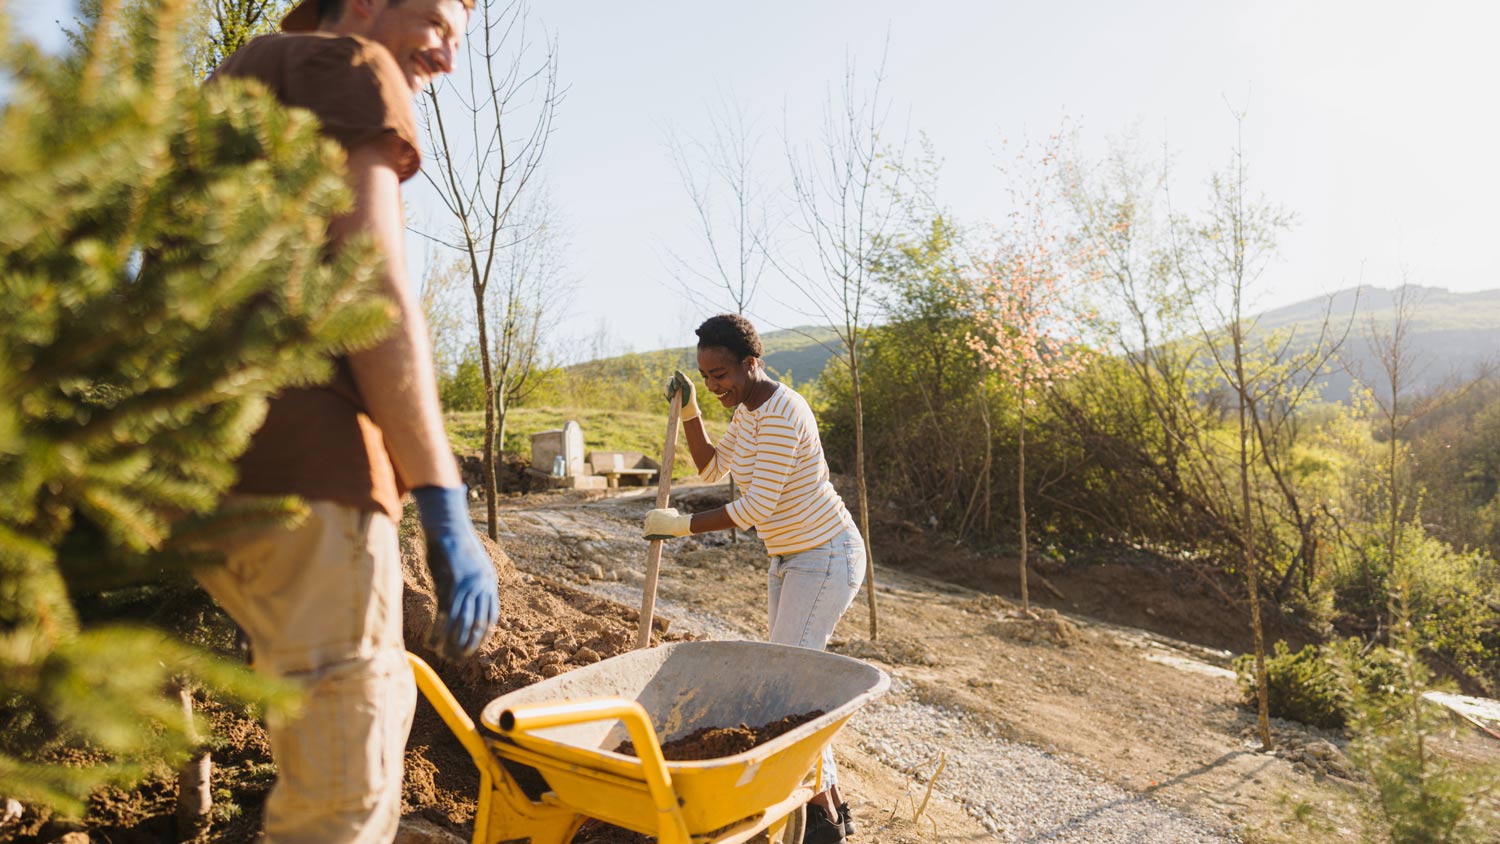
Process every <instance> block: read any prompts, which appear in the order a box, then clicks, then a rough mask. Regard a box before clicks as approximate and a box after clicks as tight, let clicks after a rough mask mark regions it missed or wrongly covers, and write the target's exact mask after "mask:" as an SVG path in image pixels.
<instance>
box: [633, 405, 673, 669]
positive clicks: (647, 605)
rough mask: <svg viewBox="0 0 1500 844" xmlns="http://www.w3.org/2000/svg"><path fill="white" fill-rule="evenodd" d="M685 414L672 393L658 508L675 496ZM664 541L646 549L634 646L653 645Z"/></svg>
mask: <svg viewBox="0 0 1500 844" xmlns="http://www.w3.org/2000/svg"><path fill="white" fill-rule="evenodd" d="M681 413H682V394H681V393H680V392H673V393H672V409H671V410H670V411H668V413H667V442H666V444H665V445H663V446H662V449H661V471H660V472H658V473H657V479H656V509H658V510H660V509H661V508H663V507H665V506H667V502H668V500H669V499H670V498H671V497H672V461H673V460H674V459H675V458H676V456H677V417H678V416H679V415H681ZM664 541H665V540H661V539H653V540H651V547H650V549H649V550H648V551H646V586H645V590H644V592H643V594H642V595H641V627H640V630H639V631H638V632H637V633H636V637H635V646H636V647H637V648H644V647H648V646H649V645H650V644H651V620H652V616H653V615H655V614H656V577H657V575H658V574H659V573H660V572H661V544H662V542H664Z"/></svg>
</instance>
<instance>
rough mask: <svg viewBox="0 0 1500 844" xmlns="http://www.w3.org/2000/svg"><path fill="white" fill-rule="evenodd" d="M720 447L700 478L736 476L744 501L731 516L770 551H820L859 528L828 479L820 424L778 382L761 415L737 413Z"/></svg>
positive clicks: (732, 507) (733, 508) (803, 402)
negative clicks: (826, 543)
mask: <svg viewBox="0 0 1500 844" xmlns="http://www.w3.org/2000/svg"><path fill="white" fill-rule="evenodd" d="M714 448H715V454H714V458H713V459H712V460H710V461H709V463H708V466H707V467H706V468H705V469H704V470H703V472H702V473H701V475H702V477H703V479H704V480H706V481H711V482H713V481H721V480H723V479H724V478H725V477H726V476H731V477H733V478H734V482H735V483H736V484H738V485H739V486H740V497H739V498H737V499H735V500H734V501H732V502H730V504H729V506H728V508H727V509H728V512H729V517H730V518H732V519H734V523H735V524H737V525H739V526H740V527H741V528H743V529H746V530H748V529H750V528H752V527H753V528H755V530H756V532H757V533H758V534H759V535H760V538H761V540H762V541H763V542H765V543H766V553H768V554H771V555H773V556H775V555H780V554H795V553H797V552H799V551H806V550H807V549H809V548H816V547H817V546H819V545H822V544H823V543H825V542H827V541H829V540H830V539H833V538H834V537H835V536H838V535H839V534H840V533H842V532H843V531H844V529H845V528H851V527H853V526H854V520H853V519H852V518H850V516H849V511H848V509H846V508H845V507H844V500H843V499H842V498H840V497H839V494H838V493H837V492H835V491H834V489H833V484H832V483H830V482H829V479H828V461H827V460H825V459H824V457H823V441H822V440H821V439H819V437H818V420H817V419H815V418H814V417H813V413H812V408H810V407H808V406H807V400H806V399H804V398H802V396H800V395H798V394H797V391H795V390H793V389H792V388H790V387H788V386H786V385H784V384H778V385H776V391H775V392H773V393H772V394H771V397H770V398H768V399H766V400H765V402H763V403H762V404H761V406H760V407H758V408H756V409H755V410H748V409H746V408H745V407H744V406H743V405H741V406H740V407H738V408H736V409H735V411H734V417H733V418H731V419H730V420H729V429H728V430H727V431H725V432H724V436H723V438H722V439H720V440H719V442H718V443H717V444H716V445H715V446H714Z"/></svg>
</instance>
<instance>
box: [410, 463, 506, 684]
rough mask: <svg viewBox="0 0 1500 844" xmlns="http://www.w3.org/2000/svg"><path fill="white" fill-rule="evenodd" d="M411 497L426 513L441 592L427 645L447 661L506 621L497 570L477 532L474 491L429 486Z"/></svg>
mask: <svg viewBox="0 0 1500 844" xmlns="http://www.w3.org/2000/svg"><path fill="white" fill-rule="evenodd" d="M411 495H412V498H415V499H416V500H417V510H418V511H419V512H420V514H421V518H422V533H423V535H424V536H426V537H427V568H428V570H430V571H431V572H432V583H433V585H434V586H435V587H436V588H437V601H438V606H437V618H436V619H434V620H433V624H432V631H431V632H430V633H428V634H427V646H428V647H430V648H432V649H433V650H434V651H436V652H437V654H438V656H440V657H443V658H444V659H458V658H460V657H465V656H468V655H469V654H472V653H474V651H476V650H478V649H479V645H480V643H481V642H483V641H484V638H485V636H487V635H488V634H489V632H490V628H491V627H494V626H495V622H496V621H498V620H499V619H500V587H499V583H498V580H497V578H496V576H495V566H494V563H492V562H491V561H490V555H489V554H487V553H485V550H484V546H483V545H480V544H479V536H478V535H477V534H475V533H474V522H473V521H472V520H470V518H469V490H468V488H466V487H462V486H457V487H438V486H424V487H422V488H421V489H414V490H412V491H411Z"/></svg>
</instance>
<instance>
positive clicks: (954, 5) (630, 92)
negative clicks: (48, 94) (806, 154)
mask: <svg viewBox="0 0 1500 844" xmlns="http://www.w3.org/2000/svg"><path fill="white" fill-rule="evenodd" d="M7 4H8V5H9V6H11V7H12V8H14V9H15V10H16V11H17V13H18V14H17V18H18V20H19V22H20V24H21V26H22V28H23V30H25V31H28V32H32V33H35V34H36V35H37V37H39V38H42V39H43V40H44V41H45V40H47V39H48V38H52V39H55V37H56V35H55V29H56V27H55V25H53V24H52V22H51V19H52V18H54V17H55V16H57V9H58V8H59V4H57V3H55V2H43V1H42V0H7ZM530 25H531V26H532V27H533V32H534V34H535V35H537V36H540V35H542V34H544V33H545V34H546V35H547V36H549V37H551V38H553V39H555V41H556V44H557V47H558V51H559V61H558V68H559V77H560V82H561V84H562V85H563V86H564V87H565V88H566V91H567V93H566V98H565V99H564V101H563V102H562V104H561V106H560V108H559V111H558V114H557V118H556V125H555V130H556V131H555V134H554V135H553V136H552V139H551V143H550V146H549V148H548V150H547V155H546V158H545V160H544V162H543V167H542V172H543V174H544V176H545V179H546V183H547V186H548V190H549V191H550V193H551V199H552V202H553V204H554V205H555V206H556V209H557V212H558V214H559V217H560V222H561V223H562V225H563V227H564V228H565V229H566V230H567V232H568V247H567V249H566V251H565V255H564V259H565V267H566V272H567V275H568V277H569V278H570V279H571V280H572V281H573V283H574V288H573V291H572V293H571V294H570V295H569V297H568V299H567V301H566V304H565V305H564V306H563V308H562V311H561V313H562V318H561V320H560V322H559V324H558V328H557V337H558V339H559V341H560V348H561V349H562V350H563V351H564V352H565V353H570V354H577V353H578V352H577V350H581V349H585V348H587V349H600V348H604V349H607V350H609V351H623V350H626V349H636V350H644V349H649V348H657V347H661V346H675V345H686V344H688V343H689V342H690V341H691V340H692V329H693V327H694V326H695V325H696V322H697V320H698V319H700V318H701V317H703V316H706V315H708V314H709V313H713V312H715V310H716V309H717V307H718V306H719V305H720V304H721V302H717V301H713V300H711V298H710V297H708V296H703V295H698V296H690V295H688V294H687V293H685V292H684V291H683V290H682V289H681V286H680V285H678V284H676V283H675V282H674V281H673V280H672V279H673V273H674V268H673V266H672V262H671V260H670V258H669V255H671V254H673V253H676V254H681V255H688V256H693V255H697V254H700V253H701V243H702V235H701V233H700V232H699V231H698V230H697V229H696V228H695V225H696V224H695V219H694V216H693V209H692V205H691V204H690V202H689V199H688V195H687V192H686V190H685V188H684V186H683V184H682V181H681V179H680V178H679V176H678V173H677V171H676V170H675V169H674V167H673V164H672V161H671V158H670V157H669V155H668V153H667V143H666V142H667V137H668V135H669V133H674V132H675V133H676V134H677V135H678V136H679V137H684V138H692V137H703V136H705V135H706V133H707V131H708V115H709V112H710V109H712V108H715V107H719V106H721V105H722V104H723V103H724V102H726V101H733V102H735V103H737V104H738V106H739V107H740V108H741V109H743V110H744V111H745V113H747V114H748V115H750V116H751V117H752V119H753V121H754V125H755V126H756V128H757V130H758V137H759V147H758V153H759V157H758V160H757V165H758V167H759V168H760V173H762V174H763V184H764V185H766V187H767V189H768V190H769V191H771V192H772V193H773V194H780V193H782V192H784V190H785V188H786V181H787V179H786V170H787V166H786V157H785V145H786V143H787V142H788V141H791V142H793V143H799V142H801V141H802V140H804V139H806V138H807V137H808V136H809V135H810V134H811V132H812V130H813V126H814V120H815V118H816V115H817V109H818V107H819V105H820V102H821V100H822V98H823V97H824V96H825V95H826V94H827V93H828V91H829V89H830V86H833V85H836V84H837V82H838V80H839V78H840V77H841V75H842V73H843V72H844V69H845V67H846V63H849V62H852V63H853V64H854V66H855V67H856V69H857V71H858V72H859V74H860V78H862V79H866V80H867V79H868V78H869V77H870V75H871V74H873V72H874V70H875V69H876V67H877V66H878V65H879V63H880V59H881V56H882V53H883V52H885V51H887V50H888V53H887V55H886V61H885V76H886V80H885V86H884V89H883V92H882V93H883V96H884V98H885V101H886V103H887V104H888V106H889V108H890V117H889V120H888V123H887V134H888V136H889V137H891V138H900V137H902V136H905V137H909V138H912V139H915V137H916V136H917V134H918V133H919V132H921V133H925V134H926V135H927V136H928V137H929V138H930V140H931V143H932V145H933V147H934V149H935V151H936V152H937V154H938V155H939V156H940V157H941V158H942V160H943V169H942V174H941V181H940V184H939V189H938V200H939V202H940V203H941V204H943V205H945V206H947V207H948V208H949V209H951V211H952V212H953V213H954V214H955V215H956V217H957V218H958V219H959V220H960V221H962V222H966V223H971V224H980V223H983V222H985V221H998V220H999V219H1000V218H1001V216H1002V215H1003V213H1004V209H1005V207H1006V202H1007V193H1006V190H1007V183H1006V180H1005V178H1004V177H1003V176H1002V174H1001V173H1000V171H999V170H998V167H997V165H998V164H1000V163H1001V160H1002V157H1003V155H1004V154H1003V153H1002V152H1001V149H1002V142H1004V141H1009V142H1010V143H1011V144H1012V145H1014V144H1016V143H1018V142H1020V141H1022V140H1024V139H1026V138H1041V137H1045V136H1047V135H1049V134H1052V133H1054V132H1056V131H1058V129H1059V128H1060V127H1061V126H1063V125H1064V121H1067V124H1068V125H1070V126H1072V127H1073V128H1074V129H1076V131H1077V132H1078V138H1079V140H1080V144H1081V146H1082V149H1083V151H1084V153H1085V154H1086V155H1101V154H1103V152H1104V151H1105V150H1106V149H1107V144H1108V141H1109V139H1110V138H1111V137H1117V136H1120V135H1122V134H1124V133H1132V134H1133V135H1134V136H1135V137H1136V138H1137V142H1138V143H1139V144H1140V145H1141V146H1142V147H1143V148H1146V149H1158V150H1159V149H1161V148H1163V145H1165V147H1166V148H1169V149H1170V150H1171V151H1172V153H1173V172H1174V195H1175V196H1178V197H1181V201H1180V204H1183V205H1188V204H1192V203H1193V202H1194V201H1197V200H1198V199H1201V196H1202V192H1201V187H1202V185H1203V184H1204V182H1205V180H1206V179H1207V177H1208V176H1209V175H1210V174H1211V173H1212V172H1213V171H1214V170H1215V169H1218V168H1221V167H1223V166H1224V165H1225V164H1226V163H1227V162H1228V160H1229V156H1230V153H1231V150H1232V147H1233V145H1234V143H1235V139H1236V124H1235V119H1234V117H1233V114H1232V110H1236V109H1237V110H1241V111H1243V112H1244V114H1245V120H1244V140H1243V145H1244V152H1245V155H1246V158H1247V160H1248V162H1249V166H1250V175H1251V182H1252V190H1254V191H1257V192H1259V193H1261V194H1263V195H1264V196H1265V198H1266V199H1268V200H1270V201H1271V202H1274V203H1277V204H1280V205H1282V206H1284V207H1285V208H1286V209H1288V210H1290V211H1291V212H1293V213H1294V214H1295V215H1296V224H1295V227H1294V228H1293V229H1292V230H1291V231H1289V232H1288V233H1286V234H1285V235H1284V236H1283V237H1282V238H1281V250H1280V255H1279V258H1278V260H1277V261H1276V262H1275V263H1274V264H1273V265H1272V266H1271V268H1270V270H1269V271H1268V272H1267V274H1266V276H1265V277H1264V279H1263V280H1262V282H1261V287H1260V289H1259V291H1257V293H1256V295H1255V298H1254V304H1255V305H1256V306H1257V307H1262V308H1271V307H1276V306H1280V305H1285V304H1290V303H1292V302H1295V301H1299V300H1303V299H1307V298H1311V297H1314V296H1318V295H1321V294H1326V293H1330V292H1332V291H1334V290H1338V289H1342V288H1345V287H1349V286H1352V285H1354V284H1356V283H1360V282H1363V283H1366V284H1373V285H1376V286H1382V287H1390V286H1393V285H1394V284H1396V283H1399V281H1400V280H1401V278H1402V275H1401V272H1402V269H1403V268H1405V270H1406V272H1407V276H1406V277H1407V278H1408V279H1409V280H1411V281H1413V282H1415V283H1421V284H1425V285H1431V286H1438V287H1446V288H1449V289H1452V290H1459V291H1473V290H1483V289H1492V288H1496V287H1500V250H1497V249H1495V248H1494V247H1493V243H1492V241H1493V238H1492V237H1491V236H1490V235H1491V229H1492V227H1493V225H1494V222H1495V219H1496V214H1495V212H1494V210H1493V206H1494V203H1495V201H1496V197H1497V196H1500V156H1497V155H1496V154H1495V152H1494V150H1495V148H1496V146H1497V143H1496V142H1497V130H1500V110H1497V109H1496V108H1495V107H1494V101H1495V95H1494V90H1495V85H1496V82H1497V81H1500V51H1496V50H1494V49H1493V47H1492V44H1491V43H1490V42H1491V41H1492V37H1491V34H1492V33H1494V32H1496V31H1500V4H1496V3H1491V2H1479V0H1475V2H1466V3H1459V2H1441V0H1439V2H1425V3H1420V4H1418V3H1398V2H1368V1H1366V2H1344V1H1343V0H1340V1H1339V2H1313V1H1312V0H1302V2H1282V0H1261V2H1222V0H1173V1H1172V2H1166V0H1160V2H1156V1H1154V0H1136V1H1135V2H1125V0H1093V2H1082V0H1052V2H1045V3H1042V2H1028V3H1021V2H944V0H929V2H923V3H911V2H909V1H908V2H886V0H860V1H858V2H857V1H856V0H819V2H807V0H801V2H783V0H756V2H753V3H752V2H737V3H736V2H723V0H720V2H712V3H705V2H701V1H700V2H687V1H686V0H650V2H646V0H641V2H632V3H622V2H600V0H536V1H535V2H533V4H532V7H531V20H530ZM1009 148H1013V146H1012V147H1009ZM409 184H412V183H409ZM407 197H408V204H409V212H410V214H411V216H412V218H413V219H424V218H430V216H431V215H432V213H433V208H434V204H433V203H432V201H431V197H429V196H424V195H423V188H421V187H420V186H416V187H412V188H411V189H409V190H408V192H407ZM784 231H785V230H784ZM410 247H411V248H410V250H409V251H410V252H412V254H413V256H416V255H420V254H422V252H423V249H424V247H423V244H421V243H420V242H418V241H417V240H415V239H414V240H413V241H412V242H411V243H410ZM798 248H799V247H797V246H796V244H795V243H792V242H789V243H788V244H787V245H786V246H785V249H786V250H787V254H795V253H796V251H797V249H798ZM412 260H413V262H415V261H416V260H417V259H416V258H415V257H413V259H412ZM413 267H414V272H415V271H416V269H415V267H416V264H415V263H413ZM771 275H772V276H774V273H773V274H771ZM799 301H801V299H800V297H799V294H798V292H797V290H796V289H795V287H794V286H793V285H791V283H789V282H787V281H786V280H784V279H779V278H775V277H770V278H768V279H767V281H766V282H765V284H764V286H763V287H762V289H761V291H760V292H759V294H758V295H757V299H756V300H755V301H754V302H752V307H751V315H752V317H753V318H755V319H756V320H757V321H759V322H761V323H762V324H763V328H764V327H774V326H780V325H796V324H802V323H806V322H808V321H810V320H809V319H808V317H807V316H806V312H805V308H801V307H794V306H793V303H796V302H799ZM569 350H572V351H569Z"/></svg>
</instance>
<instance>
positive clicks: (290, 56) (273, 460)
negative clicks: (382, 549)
mask: <svg viewBox="0 0 1500 844" xmlns="http://www.w3.org/2000/svg"><path fill="white" fill-rule="evenodd" d="M219 77H237V78H248V79H255V80H257V81H259V82H261V83H262V84H264V85H265V86H266V87H268V88H270V89H271V92H272V93H273V94H274V95H275V96H276V98H277V99H278V100H280V101H281V102H282V103H283V104H285V105H287V106H294V107H298V108H305V109H307V110H308V111H310V112H312V113H313V114H314V115H315V116H316V117H317V118H318V120H319V122H320V123H321V124H322V127H323V134H324V135H326V136H327V137H329V138H331V139H333V140H334V141H337V142H338V143H339V144H340V145H342V146H343V147H344V149H345V150H353V149H355V148H357V147H360V146H362V145H364V144H367V143H372V142H377V143H382V144H384V145H385V146H386V147H387V148H388V149H389V150H390V155H391V164H392V166H394V167H395V169H396V172H397V174H398V175H399V176H400V178H401V180H402V181H405V180H406V179H408V178H410V177H411V176H412V175H414V174H415V173H416V172H417V168H418V167H419V166H420V165H421V152H420V151H419V148H418V146H417V130H416V119H415V118H414V116H413V114H412V94H411V89H410V88H409V87H408V86H407V84H406V77H405V75H404V74H402V72H401V68H400V67H399V66H398V65H397V64H396V60H395V58H393V57H392V56H391V54H390V52H389V51H388V50H386V49H385V48H384V47H382V46H381V45H379V44H376V43H374V42H372V41H368V40H366V39H363V38H359V37H357V36H342V35H331V34H327V33H316V32H309V33H296V34H291V33H282V34H276V35H263V36H261V37H259V38H256V39H255V40H253V41H251V42H250V43H249V44H246V45H245V46H244V47H242V48H240V49H239V50H237V51H236V52H235V53H234V55H232V56H230V57H229V58H227V59H225V60H224V63H223V64H221V65H220V66H219V68H218V69H217V70H216V71H214V76H213V78H219ZM237 468H238V470H239V473H240V479H239V483H238V484H237V485H236V486H235V489H234V491H235V492H237V493H243V494H247V495H297V496H300V497H302V498H305V499H308V500H310V501H334V502H337V503H340V504H346V505H348V506H351V507H357V508H359V509H361V510H372V511H384V512H385V513H386V514H388V515H389V516H390V517H391V518H392V519H395V520H398V521H399V520H400V518H401V487H400V485H399V482H398V479H397V477H396V472H395V469H394V468H393V466H392V464H391V459H390V455H389V453H388V452H387V451H386V448H385V438H384V436H383V435H382V434H381V432H380V428H378V427H377V426H376V425H375V422H374V421H373V420H372V419H371V418H370V416H369V414H368V413H367V412H366V410H365V403H364V399H363V398H361V396H360V393H359V387H358V386H357V385H356V384H355V382H354V376H353V373H352V372H351V370H350V369H349V362H348V361H347V360H345V359H344V358H339V359H337V360H336V361H335V374H334V378H333V380H332V381H331V382H330V383H328V384H327V385H325V386H322V387H309V388H294V389H288V390H284V391H282V392H281V393H279V394H278V395H276V396H275V397H274V398H272V399H271V402H270V407H269V409H268V411H267V414H266V421H265V424H263V425H262V426H261V428H260V430H259V431H257V432H256V434H255V437H254V438H253V439H252V441H251V443H250V448H249V450H248V451H246V452H245V454H244V456H243V457H241V458H240V460H239V464H238V467H237Z"/></svg>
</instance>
